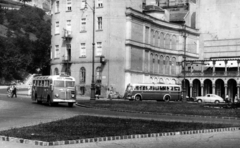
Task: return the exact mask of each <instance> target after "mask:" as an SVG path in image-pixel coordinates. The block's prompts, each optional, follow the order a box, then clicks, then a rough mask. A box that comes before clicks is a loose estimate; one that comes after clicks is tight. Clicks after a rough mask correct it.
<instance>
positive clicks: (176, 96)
mask: <svg viewBox="0 0 240 148" xmlns="http://www.w3.org/2000/svg"><path fill="white" fill-rule="evenodd" d="M181 94H182V92H181V86H180V85H172V84H128V85H127V88H126V92H125V95H124V96H125V98H127V99H129V100H135V101H141V100H157V101H166V102H169V101H181V100H182V97H181V96H182V95H181Z"/></svg>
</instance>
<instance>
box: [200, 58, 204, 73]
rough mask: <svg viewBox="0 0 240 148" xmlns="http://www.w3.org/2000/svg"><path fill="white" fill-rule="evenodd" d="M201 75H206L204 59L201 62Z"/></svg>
mask: <svg viewBox="0 0 240 148" xmlns="http://www.w3.org/2000/svg"><path fill="white" fill-rule="evenodd" d="M201 65H202V67H201V75H202V76H203V75H204V61H202V62H201Z"/></svg>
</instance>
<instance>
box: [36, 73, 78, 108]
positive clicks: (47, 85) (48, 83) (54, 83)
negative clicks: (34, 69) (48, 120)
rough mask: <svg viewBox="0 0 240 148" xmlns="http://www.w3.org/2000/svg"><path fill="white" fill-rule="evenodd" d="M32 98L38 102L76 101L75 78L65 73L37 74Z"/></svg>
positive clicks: (51, 103)
mask: <svg viewBox="0 0 240 148" xmlns="http://www.w3.org/2000/svg"><path fill="white" fill-rule="evenodd" d="M31 98H32V100H33V101H36V102H37V103H42V102H44V103H48V105H49V106H52V105H53V104H58V103H68V106H69V107H72V106H73V104H74V103H76V87H75V79H74V78H73V77H71V76H65V75H51V76H36V77H34V78H33V83H32V94H31Z"/></svg>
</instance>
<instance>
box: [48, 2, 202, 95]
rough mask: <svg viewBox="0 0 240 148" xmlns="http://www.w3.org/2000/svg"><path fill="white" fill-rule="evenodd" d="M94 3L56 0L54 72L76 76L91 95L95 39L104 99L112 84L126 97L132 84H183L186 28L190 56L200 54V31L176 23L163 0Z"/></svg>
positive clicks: (84, 92)
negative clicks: (159, 1) (161, 4)
mask: <svg viewBox="0 0 240 148" xmlns="http://www.w3.org/2000/svg"><path fill="white" fill-rule="evenodd" d="M92 2H93V1H87V3H85V0H83V1H79V0H52V41H51V46H52V48H51V58H52V61H51V73H52V74H60V73H67V74H69V75H71V76H73V77H75V78H76V84H77V87H78V92H79V93H80V94H82V95H87V96H88V95H89V94H90V86H91V81H92V71H93V70H92V55H93V54H92V52H93V45H92V42H93V37H94V39H95V45H96V46H95V57H94V58H95V67H94V76H95V77H94V82H95V83H98V84H100V85H101V95H102V96H104V97H106V91H107V89H108V88H109V87H111V88H113V90H114V91H115V92H118V93H119V94H121V95H123V94H124V91H125V88H126V85H128V84H129V83H176V84H179V79H178V78H179V73H180V72H181V70H182V64H181V63H182V57H183V54H184V43H185V40H184V37H183V33H184V32H187V33H188V36H187V40H186V43H187V46H186V55H187V56H188V57H189V58H192V59H198V58H199V52H200V51H199V48H198V45H199V42H198V37H199V34H198V30H196V29H194V28H191V27H186V28H184V27H183V24H181V23H180V24H178V23H171V22H170V21H169V18H170V15H169V11H168V10H165V9H162V8H160V7H158V6H157V3H156V4H148V3H147V2H148V1H147V2H146V1H145V0H143V1H140V0H139V1H131V0H122V1H108V0H97V1H96V2H95V6H96V9H93V8H94V7H93V3H92ZM93 10H95V14H96V17H95V30H93ZM93 31H94V33H95V35H94V36H93ZM103 58H104V59H105V61H102V59H103Z"/></svg>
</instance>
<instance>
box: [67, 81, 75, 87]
mask: <svg viewBox="0 0 240 148" xmlns="http://www.w3.org/2000/svg"><path fill="white" fill-rule="evenodd" d="M74 86H75V82H74V81H66V87H74Z"/></svg>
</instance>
